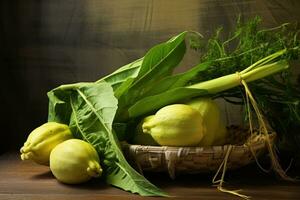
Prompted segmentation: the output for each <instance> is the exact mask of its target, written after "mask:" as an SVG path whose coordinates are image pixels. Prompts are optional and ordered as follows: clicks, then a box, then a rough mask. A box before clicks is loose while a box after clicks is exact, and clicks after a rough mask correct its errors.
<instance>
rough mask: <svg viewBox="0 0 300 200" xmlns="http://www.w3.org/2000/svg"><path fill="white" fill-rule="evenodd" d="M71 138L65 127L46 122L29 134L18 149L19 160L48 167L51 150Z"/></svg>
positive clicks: (68, 130) (67, 128)
mask: <svg viewBox="0 0 300 200" xmlns="http://www.w3.org/2000/svg"><path fill="white" fill-rule="evenodd" d="M71 138H73V137H72V134H71V131H70V129H69V127H68V126H67V125H65V124H60V123H56V122H47V123H45V124H43V125H42V126H39V127H38V128H36V129H34V130H33V131H32V132H31V133H30V134H29V136H28V138H27V140H26V142H25V143H24V146H23V147H22V148H21V149H20V152H21V159H22V160H33V161H34V162H36V163H38V164H41V165H49V157H50V153H51V151H52V149H53V148H54V147H55V146H56V145H58V144H59V143H61V142H63V141H65V140H68V139H71Z"/></svg>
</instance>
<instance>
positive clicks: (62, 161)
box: [50, 139, 102, 184]
mask: <svg viewBox="0 0 300 200" xmlns="http://www.w3.org/2000/svg"><path fill="white" fill-rule="evenodd" d="M99 163H100V160H99V156H98V153H97V151H96V150H95V149H94V147H93V146H92V145H91V144H89V143H87V142H85V141H83V140H79V139H70V140H67V141H65V142H62V143H60V144H59V145H57V146H56V147H55V148H54V149H53V150H52V152H51V154H50V169H51V172H52V173H53V175H54V176H55V177H56V178H57V180H59V181H60V182H62V183H67V184H77V183H83V182H86V181H88V180H90V179H91V178H92V177H99V176H101V174H102V168H101V166H100V164H99Z"/></svg>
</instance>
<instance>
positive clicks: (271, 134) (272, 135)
mask: <svg viewBox="0 0 300 200" xmlns="http://www.w3.org/2000/svg"><path fill="white" fill-rule="evenodd" d="M276 135H277V134H276V132H274V131H271V132H269V134H268V137H269V139H270V141H271V142H273V141H274V140H275V138H276ZM265 137H266V136H265V135H263V134H259V135H256V136H255V137H253V138H251V139H250V140H249V141H248V142H246V143H244V144H225V145H215V146H202V147H201V146H151V145H141V144H130V143H128V142H126V141H123V142H122V146H124V147H130V148H134V149H144V150H146V151H148V150H154V151H166V150H168V151H170V150H173V151H179V150H182V149H185V148H186V149H190V150H192V149H193V150H195V151H196V150H200V149H201V152H205V151H211V149H212V148H222V149H226V148H228V147H229V146H232V147H234V149H238V148H248V147H249V145H251V146H255V145H258V144H261V143H262V142H265V140H266V139H265Z"/></svg>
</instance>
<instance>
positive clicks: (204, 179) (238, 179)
mask: <svg viewBox="0 0 300 200" xmlns="http://www.w3.org/2000/svg"><path fill="white" fill-rule="evenodd" d="M145 176H146V177H147V178H148V179H149V180H150V181H152V182H153V183H154V184H156V185H157V186H158V187H160V188H162V189H163V190H164V191H166V192H168V193H169V194H170V195H171V196H172V197H171V198H170V199H176V200H179V199H186V200H188V199H206V200H212V199H218V200H223V199H239V198H237V197H234V196H231V195H229V194H224V193H221V192H218V191H217V190H216V188H215V187H213V186H211V177H212V175H201V174H200V175H185V176H183V175H181V176H179V177H177V178H176V180H171V179H170V178H169V177H168V175H167V174H164V173H156V174H154V173H148V174H145ZM226 180H227V181H228V184H229V185H230V187H231V188H235V189H243V193H244V194H246V195H250V196H252V199H272V200H276V199H280V200H285V199H300V183H287V182H282V181H278V180H276V179H275V178H274V177H273V176H271V175H269V174H264V173H263V172H261V171H260V170H259V169H258V168H257V166H256V165H254V164H253V165H250V166H248V167H245V168H243V169H240V170H237V171H234V172H228V173H227V174H226ZM144 198H145V199H155V200H158V199H166V198H158V197H147V198H146V197H140V196H138V195H135V194H131V193H129V192H124V191H122V190H120V189H118V188H115V187H112V186H108V185H106V184H105V183H104V181H103V180H101V179H97V180H92V181H90V182H88V183H85V184H81V185H65V184H61V183H59V182H57V181H56V179H55V178H54V177H53V175H52V174H51V172H50V171H49V168H48V167H47V166H41V165H37V164H34V163H32V162H30V161H20V159H19V155H18V154H17V153H6V154H4V155H1V156H0V199H1V200H2V199H3V200H4V199H5V200H16V199H22V200H35V199H38V200H46V199H47V200H52V199H53V200H54V199H55V200H69V199H70V200H77V199H81V200H97V199H109V200H116V199H118V200H119V199H120V200H122V199H126V200H127V199H130V200H134V199H144Z"/></svg>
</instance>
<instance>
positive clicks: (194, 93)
mask: <svg viewBox="0 0 300 200" xmlns="http://www.w3.org/2000/svg"><path fill="white" fill-rule="evenodd" d="M250 67H251V66H250ZM251 68H252V67H251ZM287 68H288V63H287V62H286V61H278V62H275V63H271V64H268V65H263V66H260V67H257V68H255V69H252V70H250V71H248V70H245V72H244V73H243V72H241V73H234V74H230V75H226V76H222V77H219V78H215V79H212V80H208V81H204V82H201V83H197V84H194V85H191V86H186V87H179V88H175V89H171V90H168V91H166V92H164V93H161V94H157V95H153V96H148V97H145V98H143V99H141V100H140V101H137V102H136V103H135V104H134V105H133V106H131V107H130V108H129V109H128V116H129V118H135V117H139V116H142V115H145V114H151V113H153V112H155V111H156V110H157V109H159V108H161V107H163V106H165V105H168V104H172V103H176V102H179V101H183V100H186V99H189V98H192V97H200V96H207V95H214V94H217V93H219V92H222V91H226V90H228V89H231V88H234V87H237V86H239V85H240V81H241V79H243V80H244V81H246V82H251V81H255V80H259V79H261V78H264V77H266V76H269V75H272V74H274V73H277V72H280V71H283V70H286V69H287Z"/></svg>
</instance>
